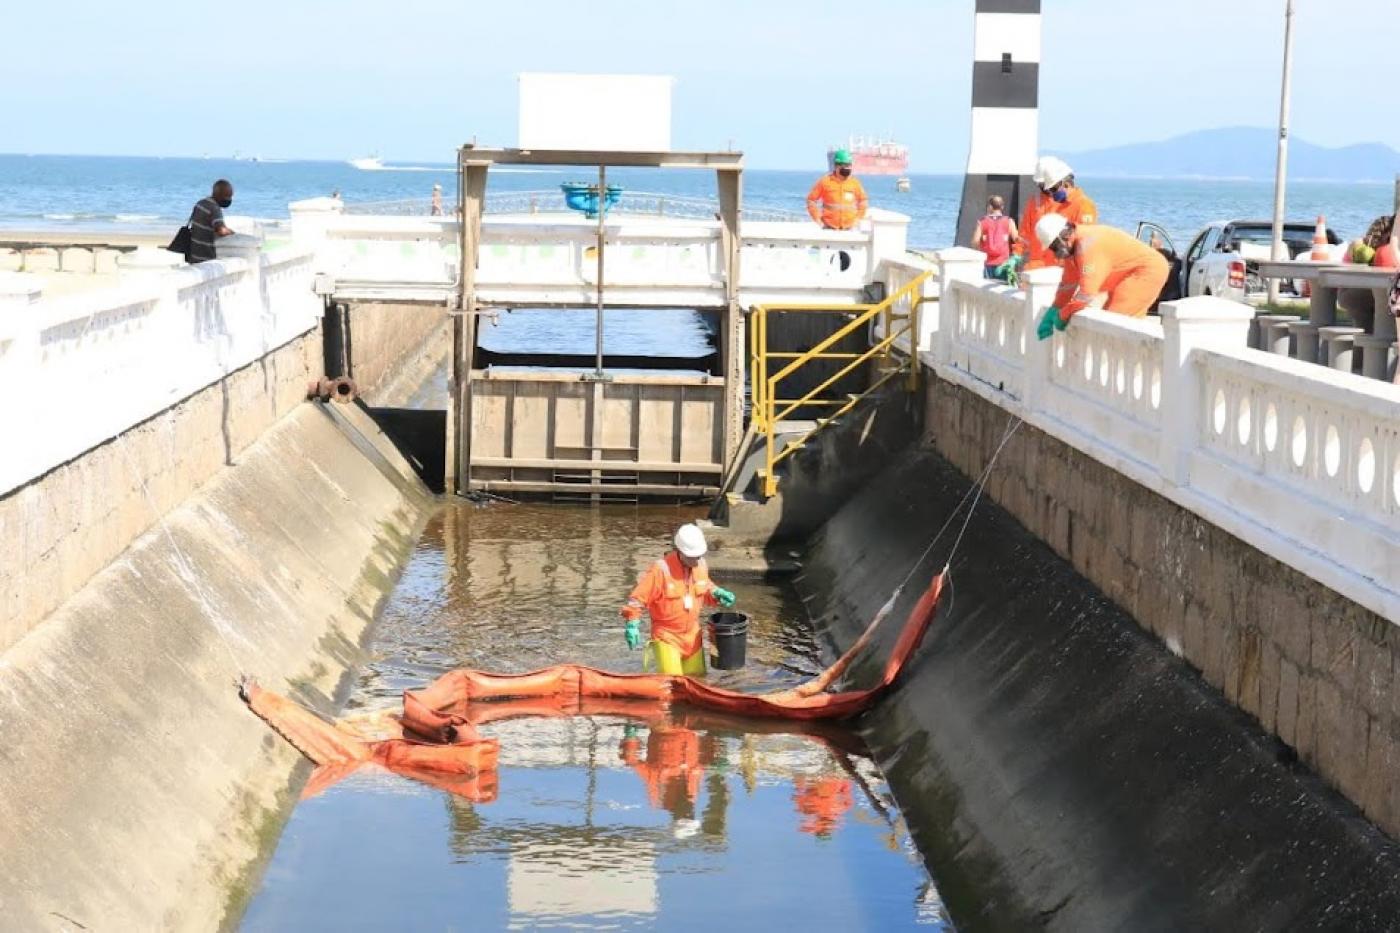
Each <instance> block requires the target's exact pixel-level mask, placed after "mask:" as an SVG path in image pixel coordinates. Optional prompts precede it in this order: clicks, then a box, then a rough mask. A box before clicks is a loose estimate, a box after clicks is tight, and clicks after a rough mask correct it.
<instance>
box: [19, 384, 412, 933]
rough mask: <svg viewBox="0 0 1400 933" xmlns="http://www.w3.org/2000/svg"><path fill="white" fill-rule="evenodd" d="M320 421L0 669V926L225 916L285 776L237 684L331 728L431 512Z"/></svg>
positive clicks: (177, 522) (309, 423)
mask: <svg viewBox="0 0 1400 933" xmlns="http://www.w3.org/2000/svg"><path fill="white" fill-rule="evenodd" d="M335 407H336V408H340V406H335ZM333 414H334V415H344V414H345V413H344V412H335V413H333V412H331V411H330V410H328V407H327V406H322V405H320V404H319V403H304V404H302V405H301V406H300V407H298V408H297V410H296V411H295V412H293V413H292V414H290V415H288V416H287V417H286V418H283V419H282V420H281V421H279V422H278V423H277V424H276V425H275V426H274V427H273V428H271V429H270V430H269V431H268V432H266V433H265V435H264V436H263V437H262V438H261V439H259V440H258V441H257V442H256V443H254V444H253V445H252V446H251V447H249V448H247V449H246V450H245V451H244V452H243V453H242V455H241V456H240V457H239V462H238V463H237V465H235V466H233V467H231V468H229V469H226V470H223V471H221V472H220V473H219V475H218V476H217V477H215V478H214V479H213V480H212V481H211V482H210V483H208V484H207V485H206V486H205V487H204V488H203V489H202V490H201V491H200V492H199V493H198V494H196V495H195V496H194V497H193V498H191V499H190V500H189V501H187V502H186V503H184V504H183V505H181V506H179V507H178V508H176V509H174V510H173V511H172V512H170V513H169V514H168V515H166V516H165V517H164V518H163V519H162V520H161V521H160V523H159V524H158V525H157V526H156V527H155V528H152V529H151V530H150V531H148V532H146V533H145V534H144V535H142V536H141V537H139V538H138V539H137V540H136V542H135V543H134V544H133V545H132V546H131V547H129V548H127V549H126V550H125V551H124V552H123V554H122V555H121V557H120V558H119V559H118V560H116V561H115V562H113V563H112V564H111V565H110V566H108V567H107V568H106V569H104V570H103V571H101V572H100V573H98V574H97V575H96V576H95V577H94V578H93V579H92V580H91V581H89V583H88V584H87V585H86V586H84V587H83V588H82V589H81V591H80V592H79V593H78V594H77V595H76V596H74V597H73V598H71V599H69V600H67V601H66V602H65V603H64V604H63V606H62V607H61V608H59V609H58V610H57V611H56V612H54V613H52V614H50V615H49V616H48V617H47V618H46V619H45V620H44V622H43V624H42V625H41V626H39V627H38V629H37V630H35V631H34V632H32V633H31V634H30V635H29V636H28V637H26V638H24V639H23V640H21V641H20V642H19V643H18V644H17V645H14V646H13V647H11V648H10V650H9V651H7V652H6V653H5V655H4V657H3V662H4V690H3V691H0V748H3V749H4V750H5V751H4V752H3V757H4V759H5V762H4V771H5V787H4V790H3V792H0V892H3V894H0V898H3V901H4V903H3V912H4V915H5V916H6V923H7V925H11V926H12V928H16V929H42V928H50V927H54V926H57V925H59V921H60V920H71V921H74V922H76V923H80V924H82V925H83V926H84V927H85V928H87V929H105V928H112V929H152V928H156V927H159V928H170V929H211V928H214V927H216V926H217V925H218V921H219V918H220V917H222V916H224V914H225V912H226V911H229V910H232V911H236V910H237V909H239V907H240V906H241V899H242V898H243V897H244V896H245V895H246V894H247V893H248V892H247V891H246V890H245V889H244V884H245V883H246V881H247V879H248V878H249V877H250V874H249V871H250V870H249V866H250V865H251V864H253V863H254V862H255V861H256V859H257V857H258V856H259V854H260V853H261V852H262V851H263V849H264V847H265V846H266V845H267V844H268V842H269V841H270V839H271V838H273V837H274V836H275V833H276V829H277V827H278V826H279V825H280V821H281V816H282V813H283V812H284V809H285V807H286V806H288V805H289V803H290V801H289V800H288V798H287V792H288V786H289V778H290V775H291V773H292V769H293V768H294V767H295V766H296V765H297V762H298V761H299V757H298V756H297V754H296V753H295V752H293V751H291V750H290V748H289V747H287V746H286V744H285V743H283V742H281V741H280V740H278V739H277V738H276V737H275V736H271V735H269V734H268V732H267V729H266V727H265V726H263V725H262V723H261V722H259V721H258V720H257V719H256V718H255V717H252V716H249V715H248V712H247V709H246V708H245V707H244V706H243V704H242V703H241V702H240V701H239V699H238V697H237V694H236V692H235V683H236V681H237V679H238V677H239V676H240V675H243V674H248V675H251V676H253V677H256V678H257V679H258V680H259V681H260V682H262V683H264V684H266V685H268V686H269V687H272V688H273V689H277V690H283V691H288V692H290V693H291V695H293V696H296V697H298V698H300V699H302V700H303V701H305V702H308V703H310V704H311V705H312V706H313V707H316V708H320V709H324V710H329V709H330V708H331V705H332V698H333V697H334V696H335V694H336V693H337V691H338V690H339V689H340V688H341V686H342V680H343V679H344V677H345V674H346V672H347V671H349V670H350V669H351V668H352V667H353V666H354V665H355V664H357V663H358V662H359V660H360V653H359V646H360V644H361V640H362V638H363V636H364V633H365V630H366V629H367V627H368V626H369V625H370V623H371V621H372V620H373V618H374V613H375V612H376V610H377V607H378V605H379V603H380V601H381V600H382V599H383V597H384V596H385V595H386V594H387V592H388V591H389V589H390V588H391V586H392V584H393V581H394V578H395V575H396V573H397V570H398V567H399V566H400V563H401V561H402V560H403V559H404V558H405V557H406V555H407V552H408V550H409V549H410V547H411V545H412V542H413V540H414V538H415V536H416V534H417V531H418V528H419V523H420V521H421V519H422V518H423V517H424V515H425V514H426V511H427V509H428V506H429V503H430V501H431V500H430V499H429V498H428V497H427V496H426V495H425V494H423V493H422V492H421V491H420V490H419V489H418V488H417V487H416V485H415V484H414V483H411V482H409V481H408V480H406V479H404V478H403V477H402V473H401V471H402V470H404V469H406V467H403V465H402V464H396V463H394V462H393V461H392V459H391V458H392V456H393V454H392V450H391V449H389V448H385V449H376V448H375V447H373V446H371V445H370V444H369V443H368V442H367V441H365V440H363V439H361V438H360V437H357V436H356V433H357V430H362V431H363V433H364V434H365V435H366V436H369V437H372V436H373V432H372V429H371V428H372V426H369V425H368V421H367V419H365V420H364V421H361V422H359V428H358V429H348V428H344V427H342V426H340V425H337V424H336V423H335V421H334V420H333ZM355 414H356V415H359V414H360V413H359V412H357V411H356V412H355ZM380 446H381V448H382V447H383V445H382V444H381V445H380Z"/></svg>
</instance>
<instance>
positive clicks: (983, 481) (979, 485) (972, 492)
mask: <svg viewBox="0 0 1400 933" xmlns="http://www.w3.org/2000/svg"><path fill="white" fill-rule="evenodd" d="M1023 424H1025V421H1024V420H1022V419H1021V418H1020V417H1013V418H1012V420H1011V421H1010V422H1009V423H1008V424H1007V426H1006V431H1005V432H1003V433H1002V436H1001V443H999V444H997V448H996V450H994V451H992V456H991V458H990V459H989V460H988V461H987V466H986V468H985V469H983V470H982V475H981V476H979V477H978V478H977V482H975V483H973V485H972V486H970V487H969V488H968V490H967V492H965V493H963V497H962V499H961V500H960V501H959V502H958V504H957V506H956V507H954V509H953V511H952V512H950V513H948V518H947V520H946V521H945V522H944V523H943V527H941V528H939V529H938V533H937V534H935V535H934V536H933V540H932V541H930V542H929V543H928V547H926V548H924V552H923V553H922V554H920V555H919V559H918V560H916V561H914V565H913V566H912V567H910V568H909V573H908V574H906V575H905V577H904V579H903V580H902V581H900V584H899V586H898V587H896V588H895V595H896V596H898V595H899V593H900V592H902V591H903V589H904V587H905V586H906V585H907V584H908V583H909V581H910V579H911V578H913V576H914V574H915V573H917V572H918V570H919V568H920V567H921V566H923V563H924V561H925V560H927V559H928V556H929V554H930V553H932V551H933V549H934V547H936V546H937V544H938V542H939V540H940V539H941V538H942V537H943V534H944V532H946V531H947V530H948V528H949V526H950V525H952V524H953V519H955V518H957V516H958V513H959V512H960V511H962V507H963V505H964V503H966V502H967V500H968V499H969V498H971V499H972V505H971V506H970V507H969V508H968V510H967V517H966V518H965V519H963V523H962V528H961V529H959V531H958V537H957V540H955V541H954V542H953V547H952V550H950V551H949V552H948V560H947V561H946V562H945V563H944V565H943V571H944V572H945V573H947V572H948V571H949V570H950V569H951V567H952V566H953V557H954V556H955V555H956V554H957V553H958V546H959V545H961V544H962V539H963V535H965V534H967V526H968V525H969V524H970V523H971V522H972V514H973V512H974V511H976V509H977V503H978V502H979V501H980V500H981V498H982V490H983V489H985V488H986V486H987V480H988V478H989V477H990V476H991V475H992V468H993V467H995V466H996V463H997V458H998V457H1000V456H1001V452H1002V450H1004V449H1005V448H1006V445H1007V443H1009V442H1010V440H1011V438H1012V436H1013V435H1014V434H1015V433H1016V432H1017V431H1018V430H1020V428H1021V425H1023ZM951 580H952V578H951V576H950V577H949V582H950V583H951Z"/></svg>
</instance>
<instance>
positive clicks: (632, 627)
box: [622, 619, 642, 651]
mask: <svg viewBox="0 0 1400 933" xmlns="http://www.w3.org/2000/svg"><path fill="white" fill-rule="evenodd" d="M622 634H623V637H624V638H626V639H627V650H628V651H636V650H637V649H638V648H640V647H642V623H641V622H638V621H637V620H636V619H628V620H627V627H626V628H624V629H623V630H622Z"/></svg>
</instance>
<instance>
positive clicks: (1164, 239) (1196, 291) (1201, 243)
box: [1137, 220, 1345, 304]
mask: <svg viewBox="0 0 1400 933" xmlns="http://www.w3.org/2000/svg"><path fill="white" fill-rule="evenodd" d="M1273 229H1274V228H1273V223H1272V222H1270V221H1267V220H1229V221H1225V220H1221V221H1216V222H1215V223H1212V224H1207V225H1206V228H1205V229H1204V230H1202V231H1201V232H1200V233H1198V234H1196V238H1195V239H1194V240H1192V241H1191V246H1190V247H1189V248H1188V249H1187V250H1186V253H1185V254H1184V255H1183V254H1180V253H1178V252H1177V251H1176V245H1175V244H1173V243H1172V239H1171V237H1170V236H1168V235H1167V231H1166V230H1164V229H1163V228H1162V227H1161V226H1160V225H1158V224H1154V223H1150V222H1148V221H1142V222H1141V223H1139V224H1138V229H1137V238H1138V239H1139V240H1141V241H1142V242H1144V243H1146V244H1148V245H1149V246H1152V247H1153V248H1154V249H1156V250H1157V251H1158V252H1160V253H1161V254H1162V255H1163V256H1165V257H1166V258H1167V261H1168V262H1170V263H1171V264H1172V274H1171V275H1170V276H1168V277H1167V284H1166V285H1164V286H1163V287H1162V294H1161V297H1160V298H1158V301H1174V300H1176V299H1177V298H1182V297H1185V298H1194V297H1196V296H1198V295H1215V296H1217V297H1219V298H1229V299H1232V300H1234V301H1242V302H1247V303H1255V304H1257V303H1259V302H1262V301H1263V300H1264V296H1265V294H1266V285H1265V282H1264V280H1263V279H1261V278H1259V265H1258V263H1259V260H1261V259H1268V258H1269V251H1270V248H1271V244H1272V243H1273V239H1274V234H1273ZM1315 230H1316V226H1315V225H1314V224H1310V223H1288V224H1284V227H1283V244H1284V248H1285V249H1286V250H1287V253H1288V258H1290V259H1297V258H1299V257H1300V256H1301V257H1303V258H1306V257H1307V256H1308V255H1309V254H1310V253H1311V252H1312V239H1313V232H1314V231H1315ZM1327 243H1328V249H1329V250H1330V251H1331V252H1332V254H1333V256H1332V258H1333V259H1334V260H1335V261H1337V262H1340V261H1341V258H1342V251H1343V250H1344V249H1345V246H1344V245H1342V242H1341V240H1340V239H1339V238H1338V237H1337V235H1336V234H1335V233H1333V232H1332V230H1331V229H1330V228H1329V229H1328V230H1327ZM1282 292H1283V294H1285V295H1290V296H1292V295H1299V294H1301V292H1300V290H1299V289H1298V288H1297V287H1296V286H1295V283H1293V282H1292V281H1289V280H1285V281H1284V282H1283V283H1282Z"/></svg>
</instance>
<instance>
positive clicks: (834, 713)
mask: <svg viewBox="0 0 1400 933" xmlns="http://www.w3.org/2000/svg"><path fill="white" fill-rule="evenodd" d="M943 578H944V574H942V573H940V574H938V575H937V576H935V577H934V578H933V580H932V582H930V583H929V586H928V588H927V589H926V590H925V591H924V592H923V594H922V595H921V596H920V597H919V601H918V602H917V603H915V605H914V608H913V609H912V610H911V611H910V613H909V618H908V619H907V620H906V621H905V623H904V629H903V630H902V631H901V632H900V634H899V638H898V640H897V641H896V642H895V646H894V650H893V651H892V652H891V653H890V657H889V659H888V660H887V661H886V662H885V668H884V673H883V676H881V678H880V680H879V681H878V682H877V683H875V684H874V685H873V686H871V687H868V688H866V689H863V690H849V691H844V692H840V693H827V692H826V691H827V688H828V687H830V686H831V685H832V684H833V683H835V682H836V680H837V679H838V678H840V677H841V676H842V675H843V674H844V673H845V672H846V670H847V669H848V668H849V667H850V665H851V663H852V662H853V661H854V660H855V659H856V657H857V656H858V655H859V654H860V653H861V652H862V651H863V650H864V649H865V647H866V645H868V644H869V643H870V640H871V638H872V637H874V634H875V630H876V629H877V628H878V627H879V625H880V623H881V622H883V621H884V619H885V618H886V616H888V615H889V613H890V611H891V609H892V608H893V606H894V602H895V597H897V596H898V595H899V594H898V592H896V593H895V596H892V597H891V598H890V600H889V601H888V602H886V603H885V605H884V606H883V607H881V609H880V611H879V612H878V613H877V614H876V616H875V618H874V619H873V620H872V621H871V623H870V625H868V626H867V627H866V629H865V631H864V632H863V633H862V634H861V636H860V638H858V639H856V642H855V644H853V645H851V647H850V649H849V650H847V651H846V653H845V654H843V655H841V657H840V658H838V659H837V660H836V662H835V663H834V664H832V665H831V666H830V667H828V668H827V669H826V670H825V671H823V672H822V673H821V674H820V675H819V676H817V677H815V678H813V679H812V680H809V681H807V682H806V683H804V684H802V685H801V686H798V687H795V688H793V689H791V690H783V691H780V692H777V693H765V694H749V693H738V692H736V691H733V690H725V689H722V688H720V687H713V686H710V685H709V684H706V683H704V682H703V681H700V680H696V679H694V678H691V677H683V676H672V675H667V674H613V673H609V672H607V671H600V670H597V669H596V668H591V667H584V666H583V665H581V664H556V665H555V666H553V667H547V668H545V669H544V670H540V671H534V672H533V673H529V674H487V673H484V672H482V671H472V670H457V671H451V672H449V673H447V674H444V675H442V676H441V677H439V678H438V679H437V680H435V681H433V683H431V684H430V685H428V686H427V687H424V688H422V689H420V690H405V691H404V695H403V712H402V713H401V714H399V715H393V714H376V715H372V716H368V717H365V716H360V717H351V718H348V719H345V720H342V721H341V722H339V723H329V722H326V721H325V720H324V719H321V718H320V717H319V716H317V715H315V714H314V713H311V712H310V711H308V710H306V709H304V708H303V707H301V706H298V705H297V704H296V703H294V702H292V701H291V700H288V699H286V698H285V697H281V696H278V695H277V694H275V693H272V692H271V691H269V690H264V689H262V688H261V687H259V686H258V685H257V684H256V683H254V682H252V681H250V680H246V679H245V680H244V682H243V683H242V684H241V685H240V686H239V694H240V695H241V696H242V697H243V699H244V701H245V702H246V703H247V704H248V707H249V708H250V709H251V710H252V711H253V712H254V713H256V714H257V715H258V716H259V717H261V718H262V719H263V720H264V721H265V722H267V724H268V725H270V726H272V728H273V729H274V730H276V731H277V733H278V734H279V735H281V736H282V737H283V738H284V739H286V740H287V741H288V742H289V743H291V744H292V746H294V747H295V748H296V749H297V750H298V751H300V752H301V753H302V754H303V755H305V756H306V757H307V758H309V759H311V760H312V761H313V762H315V763H316V764H318V765H320V766H321V767H320V768H319V769H318V770H317V771H316V773H315V774H313V775H312V777H311V780H310V782H309V783H308V786H307V789H306V791H305V793H304V796H314V795H315V794H318V793H320V792H321V791H323V790H325V789H326V788H327V787H329V786H331V785H332V784H334V783H335V782H336V781H339V780H340V779H342V778H344V777H346V776H347V775H349V774H350V773H352V772H354V771H357V770H359V769H360V768H362V767H373V766H378V767H382V768H385V769H388V770H390V771H394V772H396V773H399V774H403V775H405V776H407V777H411V778H414V779H416V780H420V781H424V782H425V783H428V784H432V785H433V786H435V787H440V788H442V789H444V790H447V791H450V792H451V793H455V794H460V795H462V796H465V797H468V798H470V799H473V800H493V799H495V793H496V781H495V769H496V758H497V754H498V751H499V746H498V744H497V742H496V740H495V739H491V738H487V737H484V736H482V735H481V734H480V733H479V732H478V731H477V729H476V726H477V725H479V724H481V723H483V722H491V721H495V720H499V719H507V718H519V717H522V716H576V715H615V716H626V717H632V718H637V719H644V720H645V719H654V718H656V717H657V716H659V715H661V714H663V713H664V712H665V711H666V710H667V708H668V707H670V706H671V705H673V704H674V705H680V706H688V707H694V708H697V709H700V710H706V711H711V712H717V713H725V714H729V715H733V716H742V717H752V718H760V719H780V720H789V721H799V722H812V721H815V720H834V719H847V718H850V717H853V716H857V715H859V714H860V713H862V712H864V711H865V710H867V709H869V708H870V707H871V706H872V705H873V704H874V703H875V702H876V701H877V700H879V699H880V697H881V696H882V695H883V694H884V693H885V691H887V690H889V689H890V687H891V686H893V684H894V683H895V681H896V680H898V678H899V675H900V673H901V672H902V671H903V670H904V667H905V665H906V664H907V663H908V661H909V659H910V657H912V656H913V654H914V651H915V650H916V649H917V648H918V647H919V643H920V642H921V641H922V640H923V637H924V634H925V633H926V632H927V631H928V628H929V625H930V624H931V623H932V622H933V614H934V608H935V607H936V606H937V604H938V596H939V594H940V593H941V592H942V590H943Z"/></svg>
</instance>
